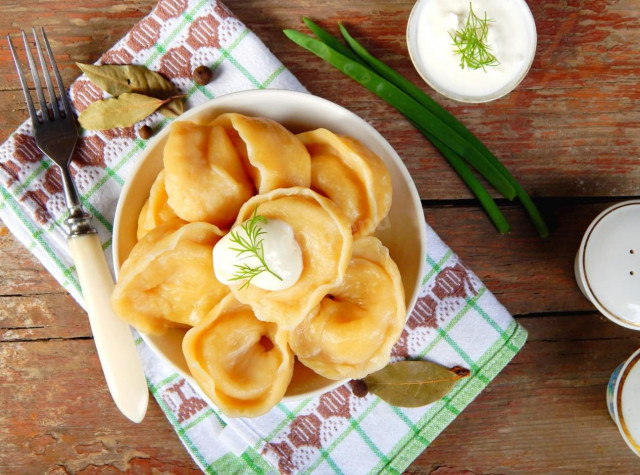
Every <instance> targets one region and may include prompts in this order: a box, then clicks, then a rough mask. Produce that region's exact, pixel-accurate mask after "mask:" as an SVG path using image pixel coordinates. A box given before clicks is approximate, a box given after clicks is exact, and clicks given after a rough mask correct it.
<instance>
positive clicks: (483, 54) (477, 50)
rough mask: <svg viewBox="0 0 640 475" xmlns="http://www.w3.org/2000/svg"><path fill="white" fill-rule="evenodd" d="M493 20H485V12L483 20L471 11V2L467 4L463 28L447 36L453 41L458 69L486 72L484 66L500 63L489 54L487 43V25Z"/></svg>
mask: <svg viewBox="0 0 640 475" xmlns="http://www.w3.org/2000/svg"><path fill="white" fill-rule="evenodd" d="M492 21H493V19H488V18H487V12H484V18H480V17H479V16H477V15H476V14H475V12H474V11H473V7H472V6H471V2H469V16H468V17H467V23H466V24H465V25H464V28H462V29H460V30H456V31H455V32H453V33H451V32H449V36H451V39H452V40H453V43H454V46H455V47H456V50H455V51H454V52H455V54H459V55H460V67H461V68H462V69H464V68H465V67H468V68H470V69H480V68H482V69H483V70H485V71H486V66H497V65H498V64H500V62H499V61H498V60H497V59H496V57H495V56H494V55H493V54H492V53H491V46H490V45H489V44H488V43H487V36H488V35H489V23H491V22H492Z"/></svg>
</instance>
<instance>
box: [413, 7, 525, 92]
mask: <svg viewBox="0 0 640 475" xmlns="http://www.w3.org/2000/svg"><path fill="white" fill-rule="evenodd" d="M469 3H470V2H469V0H420V1H418V2H417V3H416V5H415V6H414V8H413V10H412V12H411V15H410V17H409V23H408V26H407V43H408V47H409V54H410V56H411V60H412V61H413V63H414V65H415V67H416V69H417V71H418V72H419V73H420V75H421V76H422V78H423V79H424V80H425V81H426V82H427V83H428V84H429V85H430V86H431V87H432V88H433V89H435V90H436V91H438V92H439V93H441V94H443V95H445V96H447V97H449V98H451V99H455V100H458V101H463V102H486V101H491V100H494V99H497V98H499V97H502V96H504V95H505V94H507V93H508V92H510V91H511V90H512V89H514V88H515V87H516V86H517V85H518V84H519V83H520V81H522V79H523V78H524V77H525V76H526V74H527V72H528V71H529V68H530V67H531V63H532V62H533V58H534V56H535V51H536V43H537V34H536V25H535V22H534V19H533V15H532V14H531V10H529V7H528V6H527V4H526V2H525V1H524V0H472V2H471V6H472V8H473V12H474V13H475V15H476V16H478V17H480V18H482V19H484V18H485V12H486V18H487V19H489V20H492V21H490V22H489V23H488V27H489V32H488V35H487V44H488V45H489V46H490V47H491V50H490V51H491V54H493V55H494V56H495V57H496V59H497V60H498V62H499V64H498V65H495V66H486V67H485V69H482V68H480V69H471V68H468V67H465V68H464V69H463V68H461V67H460V55H459V54H456V53H455V50H456V47H455V45H454V42H453V40H452V39H451V36H450V33H451V34H454V33H455V31H457V30H461V29H462V28H463V27H464V26H465V24H466V22H467V17H468V16H469Z"/></svg>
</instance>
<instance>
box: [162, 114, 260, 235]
mask: <svg viewBox="0 0 640 475" xmlns="http://www.w3.org/2000/svg"><path fill="white" fill-rule="evenodd" d="M163 158H164V167H165V173H166V174H165V187H166V190H167V195H168V203H169V206H171V208H172V209H173V210H174V211H175V213H176V214H177V215H178V216H179V217H180V218H182V219H183V220H185V221H204V222H208V223H212V224H215V225H216V226H218V227H219V228H221V229H224V228H226V227H228V226H229V225H230V224H231V223H233V220H234V219H235V217H236V214H237V213H238V210H239V209H240V206H242V203H244V202H245V201H247V200H248V199H249V198H250V197H251V196H252V195H253V194H254V188H253V184H252V183H251V180H250V178H249V176H248V175H247V173H246V172H245V170H244V167H243V164H242V161H241V158H240V157H239V156H238V153H237V151H236V149H235V147H234V145H233V143H232V142H231V140H230V139H229V137H228V136H227V133H226V132H225V130H224V129H223V128H222V127H218V126H213V125H200V124H195V123H192V122H185V121H176V122H174V123H173V124H172V125H171V130H170V132H169V136H168V138H167V143H166V145H165V147H164V156H163Z"/></svg>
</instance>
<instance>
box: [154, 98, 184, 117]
mask: <svg viewBox="0 0 640 475" xmlns="http://www.w3.org/2000/svg"><path fill="white" fill-rule="evenodd" d="M159 112H161V113H162V115H164V116H165V117H169V118H170V119H175V118H176V117H178V116H179V115H180V114H182V113H183V112H184V103H183V102H182V98H181V97H175V98H173V99H171V100H170V101H169V102H167V103H166V104H164V105H162V107H160V109H159Z"/></svg>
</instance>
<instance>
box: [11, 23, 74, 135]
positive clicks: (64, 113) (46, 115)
mask: <svg viewBox="0 0 640 475" xmlns="http://www.w3.org/2000/svg"><path fill="white" fill-rule="evenodd" d="M32 32H33V39H34V42H35V45H36V51H37V52H38V58H39V60H40V66H41V71H42V76H43V78H44V81H45V84H46V86H47V90H48V92H49V101H50V103H49V104H47V101H46V99H45V97H44V92H43V90H42V84H41V82H40V75H39V73H38V69H37V67H36V63H35V61H34V59H33V54H32V53H31V48H30V46H29V41H28V40H27V35H26V34H25V32H24V30H22V40H23V41H24V48H25V51H26V53H27V59H28V61H29V69H30V70H31V77H32V79H33V83H34V85H35V89H36V95H37V96H38V102H39V105H40V116H38V114H37V112H36V109H35V107H34V105H33V101H32V99H31V94H30V92H29V85H28V83H27V78H26V76H25V74H24V72H23V70H22V65H21V64H20V60H19V59H18V54H17V52H16V49H15V47H14V46H13V42H12V41H11V36H10V35H7V41H8V42H9V49H10V50H11V55H12V56H13V62H14V63H15V65H16V70H17V71H18V76H19V77H20V85H21V86H22V92H24V98H25V100H26V102H27V108H28V109H29V115H30V116H31V121H32V122H33V125H34V127H35V126H37V125H38V124H40V123H43V122H47V121H50V120H60V119H64V118H66V117H72V112H71V107H70V105H69V102H68V100H67V95H66V92H65V88H64V83H63V82H62V77H61V76H60V71H58V66H57V65H56V61H55V59H54V56H53V52H52V51H51V46H50V45H49V40H48V39H47V35H46V34H45V32H44V28H42V27H40V33H41V34H42V39H43V40H44V47H45V49H46V50H47V55H48V56H49V64H50V65H51V70H52V71H53V75H54V76H55V79H56V83H57V86H58V91H59V93H60V95H59V99H58V97H56V92H55V89H54V87H53V83H52V81H51V76H50V74H49V69H48V67H47V63H46V61H45V57H44V54H43V53H42V47H41V46H40V41H39V40H38V35H37V34H36V29H35V28H32ZM61 105H62V110H61V107H60V106H61Z"/></svg>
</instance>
